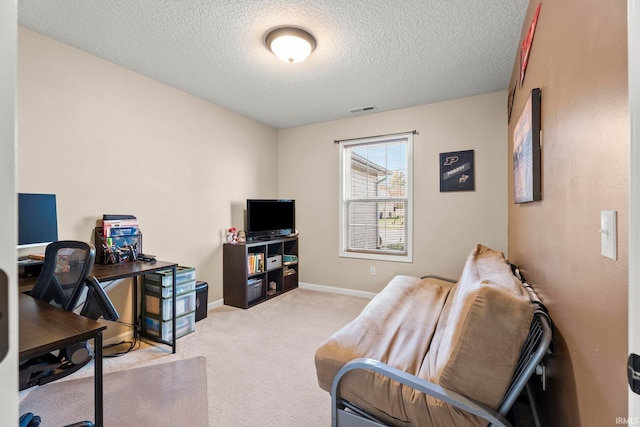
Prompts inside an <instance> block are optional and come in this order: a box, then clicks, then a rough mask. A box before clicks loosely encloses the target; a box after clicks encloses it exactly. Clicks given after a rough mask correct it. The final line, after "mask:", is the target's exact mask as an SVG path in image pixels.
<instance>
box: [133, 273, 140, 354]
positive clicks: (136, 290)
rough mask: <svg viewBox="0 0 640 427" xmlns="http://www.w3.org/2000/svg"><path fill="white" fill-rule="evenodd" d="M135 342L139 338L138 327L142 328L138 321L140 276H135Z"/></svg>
mask: <svg viewBox="0 0 640 427" xmlns="http://www.w3.org/2000/svg"><path fill="white" fill-rule="evenodd" d="M132 311H133V313H132V315H133V322H132V323H133V342H134V343H135V342H136V339H137V338H138V328H142V326H141V325H140V323H138V276H134V277H133V309H132Z"/></svg>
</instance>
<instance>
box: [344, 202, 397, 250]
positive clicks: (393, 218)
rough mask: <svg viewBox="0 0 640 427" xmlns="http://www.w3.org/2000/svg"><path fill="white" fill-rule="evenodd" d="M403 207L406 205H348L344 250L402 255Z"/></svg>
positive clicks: (384, 203)
mask: <svg viewBox="0 0 640 427" xmlns="http://www.w3.org/2000/svg"><path fill="white" fill-rule="evenodd" d="M406 206H407V204H406V202H350V203H348V204H347V217H348V226H347V228H348V243H347V245H348V250H351V251H365V252H369V251H384V252H395V253H401V254H404V253H406V246H405V243H406V241H407V238H406V226H405V214H404V213H405V211H406Z"/></svg>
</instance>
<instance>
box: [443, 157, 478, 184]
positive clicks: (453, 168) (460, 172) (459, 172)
mask: <svg viewBox="0 0 640 427" xmlns="http://www.w3.org/2000/svg"><path fill="white" fill-rule="evenodd" d="M473 155H474V152H473V150H466V151H453V152H450V153H440V192H442V193H444V192H447V191H473V190H475V176H474V175H475V170H474V164H473Z"/></svg>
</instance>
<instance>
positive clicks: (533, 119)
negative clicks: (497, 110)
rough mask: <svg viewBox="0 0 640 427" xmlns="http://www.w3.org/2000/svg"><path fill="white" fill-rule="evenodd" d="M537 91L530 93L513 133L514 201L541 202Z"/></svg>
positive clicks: (539, 95)
mask: <svg viewBox="0 0 640 427" xmlns="http://www.w3.org/2000/svg"><path fill="white" fill-rule="evenodd" d="M540 98H541V94H540V89H539V88H536V89H533V90H532V91H531V93H530V94H529V97H528V98H527V102H526V103H525V104H524V108H523V109H522V113H521V114H520V117H519V118H518V122H517V123H516V125H515V128H514V130H513V202H514V203H527V202H534V201H537V200H541V198H542V192H541V180H542V177H541V149H540V103H541V102H540V101H541V99H540Z"/></svg>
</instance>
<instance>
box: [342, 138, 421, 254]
mask: <svg viewBox="0 0 640 427" xmlns="http://www.w3.org/2000/svg"><path fill="white" fill-rule="evenodd" d="M412 145H413V134H412V133H408V134H399V135H391V136H384V137H374V138H366V139H359V140H349V141H343V142H341V143H340V170H341V175H340V176H341V179H340V256H345V257H355V258H368V259H380V260H387V261H403V262H411V261H412V259H411V256H412V255H411V254H412V252H411V249H412V248H411V229H412V221H413V218H412V212H411V206H412V179H413V178H412V172H411V164H412V160H411V151H412V150H411V148H412Z"/></svg>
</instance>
